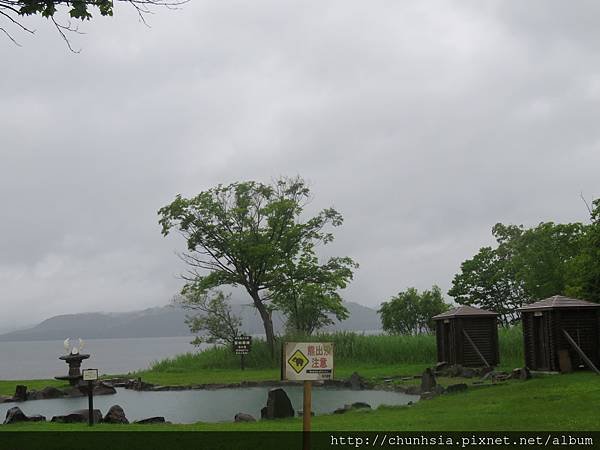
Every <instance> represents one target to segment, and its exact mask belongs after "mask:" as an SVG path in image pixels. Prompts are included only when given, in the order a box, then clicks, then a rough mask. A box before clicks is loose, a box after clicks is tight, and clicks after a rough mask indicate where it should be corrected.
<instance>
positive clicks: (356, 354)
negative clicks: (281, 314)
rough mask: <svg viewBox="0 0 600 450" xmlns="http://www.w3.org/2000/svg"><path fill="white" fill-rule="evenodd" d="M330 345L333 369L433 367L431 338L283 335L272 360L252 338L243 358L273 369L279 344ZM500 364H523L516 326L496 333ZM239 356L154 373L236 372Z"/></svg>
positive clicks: (172, 361)
mask: <svg viewBox="0 0 600 450" xmlns="http://www.w3.org/2000/svg"><path fill="white" fill-rule="evenodd" d="M285 341H289V342H310V341H313V342H333V343H334V346H335V364H336V366H338V367H339V366H342V367H343V366H350V365H357V366H360V365H401V364H434V363H435V361H436V342H435V336H434V335H417V336H406V335H386V334H382V335H363V334H357V333H350V332H338V333H327V334H325V333H323V334H316V335H313V336H302V335H287V336H285V337H282V338H280V339H279V340H278V341H277V347H276V349H277V350H276V352H275V353H276V354H275V358H271V355H270V351H269V348H268V346H267V344H266V342H265V341H264V340H260V339H254V340H253V342H252V351H251V352H250V354H249V355H246V356H245V357H244V358H245V366H246V367H248V368H254V369H260V368H276V367H279V364H280V358H281V352H280V349H281V342H285ZM499 341H500V363H501V365H502V366H513V367H518V366H522V365H523V341H522V334H521V328H520V327H512V328H510V329H504V328H501V329H500V330H499ZM239 365H240V357H239V356H237V355H235V354H233V352H232V351H231V348H229V347H225V346H215V347H212V348H209V349H206V350H204V351H202V352H200V353H186V354H183V355H179V356H176V357H174V358H169V359H165V360H162V361H158V362H155V363H154V364H153V365H152V366H151V369H150V370H152V371H156V372H188V371H194V370H202V369H236V368H238V367H239Z"/></svg>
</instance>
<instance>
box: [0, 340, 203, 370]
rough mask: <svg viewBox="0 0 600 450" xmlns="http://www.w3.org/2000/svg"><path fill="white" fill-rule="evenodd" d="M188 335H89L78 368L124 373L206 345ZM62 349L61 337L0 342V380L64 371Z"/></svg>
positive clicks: (144, 367) (194, 350)
mask: <svg viewBox="0 0 600 450" xmlns="http://www.w3.org/2000/svg"><path fill="white" fill-rule="evenodd" d="M191 340H192V337H166V338H165V337H162V338H139V339H90V340H86V341H85V343H84V348H83V351H82V353H89V354H90V355H91V356H90V358H89V359H86V360H84V361H83V363H82V366H81V367H82V368H94V369H98V370H99V371H100V373H108V374H125V373H127V372H132V371H135V370H138V369H146V368H148V366H149V365H150V364H151V363H152V362H153V361H157V360H161V359H164V358H168V357H173V356H175V355H177V354H181V353H187V352H199V351H201V350H202V349H204V348H206V347H208V345H205V346H203V347H200V348H198V347H194V346H193V345H191V344H190V341H191ZM64 353H65V349H64V347H63V342H62V341H30V342H0V380H28V379H38V378H54V377H55V376H59V375H66V373H67V370H68V366H67V364H66V363H65V362H64V361H61V360H59V359H58V357H59V356H61V355H63V354H64Z"/></svg>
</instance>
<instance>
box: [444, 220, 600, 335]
mask: <svg viewBox="0 0 600 450" xmlns="http://www.w3.org/2000/svg"><path fill="white" fill-rule="evenodd" d="M492 234H493V235H494V237H495V238H496V241H497V243H498V246H497V247H496V248H492V247H483V248H481V249H480V250H479V252H478V253H477V254H476V255H475V256H473V257H472V258H470V259H467V260H466V261H464V262H463V263H462V264H461V267H460V272H459V273H458V274H456V275H455V277H454V279H453V281H452V288H451V289H450V290H449V291H448V294H449V295H450V296H452V297H454V299H455V301H456V302H457V303H459V304H463V305H474V306H479V307H482V308H484V309H488V310H491V311H494V312H497V313H498V314H500V320H501V323H502V324H503V325H505V326H508V325H510V324H512V323H514V322H516V321H517V320H518V313H517V311H516V310H517V308H519V307H521V306H523V305H525V304H528V303H531V302H534V301H537V300H541V299H543V298H547V297H551V296H553V295H557V294H560V295H573V294H575V295H578V296H579V295H581V296H582V298H584V299H593V295H592V294H591V293H590V292H584V291H582V290H580V289H579V288H578V286H581V284H582V282H581V281H578V280H577V279H576V277H577V276H578V277H579V278H580V280H581V279H583V278H585V276H586V274H590V273H591V272H590V268H589V267H588V264H589V262H590V261H591V260H592V259H593V256H594V250H593V249H594V244H593V242H592V241H593V238H592V236H593V226H588V225H584V224H582V223H578V222H577V223H566V224H560V223H558V224H557V223H554V222H542V223H540V224H539V225H537V226H535V227H532V228H525V227H523V226H522V225H521V226H516V225H503V224H501V223H498V224H496V225H495V226H494V227H493V229H492ZM584 255H588V256H587V257H586V256H584ZM576 267H579V268H578V269H576ZM590 285H591V286H593V282H591V283H590ZM592 290H593V289H592Z"/></svg>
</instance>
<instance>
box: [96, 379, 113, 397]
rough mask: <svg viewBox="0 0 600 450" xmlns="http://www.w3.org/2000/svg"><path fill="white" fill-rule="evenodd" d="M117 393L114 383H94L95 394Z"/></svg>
mask: <svg viewBox="0 0 600 450" xmlns="http://www.w3.org/2000/svg"><path fill="white" fill-rule="evenodd" d="M116 393H117V390H116V389H115V388H114V387H113V386H112V385H110V384H108V383H104V382H103V381H101V382H99V383H96V384H95V385H94V395H113V394H116Z"/></svg>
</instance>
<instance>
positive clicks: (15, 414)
mask: <svg viewBox="0 0 600 450" xmlns="http://www.w3.org/2000/svg"><path fill="white" fill-rule="evenodd" d="M45 420H46V418H45V417H44V416H40V415H39V414H36V415H34V416H26V415H25V413H24V412H23V411H21V408H19V407H18V406H14V407H13V408H10V409H9V410H8V411H6V419H4V425H8V424H10V423H17V422H44V421H45Z"/></svg>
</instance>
